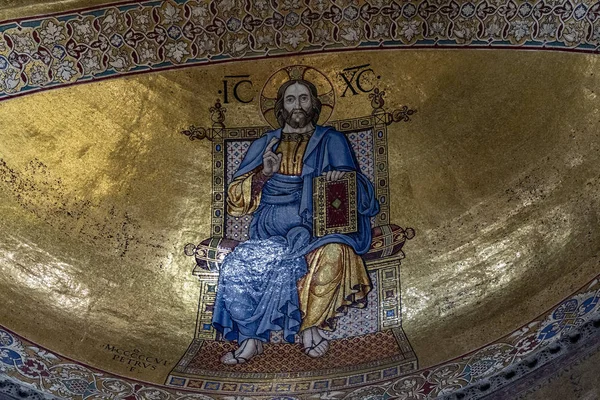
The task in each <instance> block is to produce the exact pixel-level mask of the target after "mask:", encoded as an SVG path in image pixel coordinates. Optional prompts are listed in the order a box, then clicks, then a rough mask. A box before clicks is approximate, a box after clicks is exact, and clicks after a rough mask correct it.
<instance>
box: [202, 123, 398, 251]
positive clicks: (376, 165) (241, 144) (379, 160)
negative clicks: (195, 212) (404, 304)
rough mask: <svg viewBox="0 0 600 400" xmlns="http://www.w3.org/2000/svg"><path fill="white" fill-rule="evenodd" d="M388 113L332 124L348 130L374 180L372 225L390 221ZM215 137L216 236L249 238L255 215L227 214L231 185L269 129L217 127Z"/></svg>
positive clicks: (359, 158)
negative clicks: (377, 208) (375, 210)
mask: <svg viewBox="0 0 600 400" xmlns="http://www.w3.org/2000/svg"><path fill="white" fill-rule="evenodd" d="M386 121H387V119H386V114H385V113H383V112H381V113H374V114H372V115H369V116H366V117H359V118H352V119H347V120H340V121H334V122H331V123H329V125H331V126H333V127H334V128H336V129H337V130H338V131H340V132H343V133H344V134H346V136H347V138H348V141H349V142H350V145H351V146H352V148H353V150H354V153H355V155H356V159H357V161H358V164H359V167H360V170H361V172H362V173H363V174H364V175H365V176H366V177H367V178H368V179H369V180H370V181H371V182H372V183H373V186H374V188H375V193H376V196H377V199H378V200H379V203H380V206H381V207H380V210H381V211H380V213H379V214H378V215H377V216H376V217H374V218H372V220H371V225H372V226H380V225H387V224H389V188H388V181H389V172H388V156H387V154H388V149H387V129H386V127H387V123H386ZM213 130H214V132H215V135H214V137H213V171H214V181H213V203H212V236H213V237H225V238H227V239H233V240H238V241H244V240H247V239H248V230H249V225H250V221H251V219H252V216H244V217H233V216H230V215H228V214H227V207H226V196H227V186H228V185H229V183H230V182H231V180H232V178H233V175H234V174H235V172H236V171H237V169H238V168H239V165H240V163H241V161H242V160H243V158H244V155H245V154H246V152H247V151H248V148H249V147H250V145H251V144H252V142H253V141H254V140H256V139H258V138H259V137H261V136H262V135H263V134H264V133H265V132H267V131H268V130H269V128H267V127H248V128H238V129H235V128H221V129H216V130H215V129H214V128H213Z"/></svg>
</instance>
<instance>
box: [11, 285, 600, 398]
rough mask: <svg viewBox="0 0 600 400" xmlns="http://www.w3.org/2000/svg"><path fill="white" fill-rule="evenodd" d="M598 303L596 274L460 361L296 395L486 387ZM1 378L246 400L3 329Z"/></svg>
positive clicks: (92, 392) (216, 386)
mask: <svg viewBox="0 0 600 400" xmlns="http://www.w3.org/2000/svg"><path fill="white" fill-rule="evenodd" d="M599 303H600V275H599V276H598V277H596V279H594V280H593V281H592V282H591V283H590V284H589V285H586V287H584V288H582V289H581V290H580V291H579V292H578V293H576V294H574V295H573V296H570V297H569V298H567V299H566V300H565V301H563V302H562V303H560V304H559V305H558V306H556V307H555V308H554V309H552V310H550V311H549V312H547V313H545V314H544V315H542V316H540V317H539V318H537V319H536V320H534V321H532V322H531V323H529V324H527V325H526V326H524V327H522V328H521V329H519V330H517V331H515V332H513V333H512V334H510V335H507V336H505V337H504V338H502V339H500V340H498V341H496V342H494V343H491V344H489V345H487V346H485V347H483V348H481V349H479V350H477V351H475V352H472V353H469V354H466V355H464V356H462V357H460V358H457V359H454V360H450V361H448V362H446V363H443V364H440V365H438V366H434V367H430V368H427V369H423V370H420V371H417V372H413V373H409V374H407V375H404V376H399V377H396V378H392V377H390V380H389V381H386V382H383V383H378V384H376V385H369V384H368V383H366V382H365V381H364V380H363V381H361V382H356V383H355V384H353V383H352V382H350V381H348V382H346V384H345V385H342V386H340V387H339V388H335V389H334V388H325V387H321V388H317V387H314V388H312V387H310V388H306V389H305V390H303V391H302V392H301V393H303V394H306V395H308V394H309V393H311V394H312V395H315V394H317V398H327V399H340V400H341V399H343V400H359V399H365V398H369V399H373V400H379V399H387V398H398V399H433V398H437V397H439V396H444V395H449V394H452V393H454V392H456V391H459V390H461V389H464V388H466V387H469V386H472V385H474V384H476V383H478V382H482V381H484V382H485V381H486V380H487V379H489V378H490V377H492V376H494V375H496V374H498V373H499V372H500V371H501V370H503V369H505V368H507V367H510V366H511V365H515V364H518V363H521V362H523V361H524V360H525V361H526V360H528V359H531V357H532V356H533V355H535V354H536V353H540V352H543V351H546V350H547V349H548V348H550V350H551V347H550V345H552V344H554V343H556V342H558V341H560V340H564V338H568V337H569V335H571V334H573V332H577V330H578V329H579V328H581V327H582V326H584V325H586V324H588V323H589V322H590V321H593V320H595V319H597V318H598V317H599V316H600V307H599ZM1 375H6V376H8V377H9V378H12V379H16V380H17V381H19V382H22V383H25V384H26V385H29V386H30V387H33V388H35V389H37V390H39V391H41V392H43V393H46V394H50V395H54V396H57V397H59V398H65V399H81V400H83V399H106V398H123V399H130V400H134V399H136V400H138V399H139V400H142V399H145V400H189V399H202V400H209V399H233V398H238V399H246V397H244V396H248V395H253V393H248V392H247V391H241V390H237V387H238V385H236V384H234V383H230V384H228V383H220V382H206V383H205V384H204V385H200V386H199V387H198V389H197V391H198V393H192V392H189V393H186V392H182V391H180V390H178V389H177V388H169V387H166V386H159V385H156V386H152V385H150V384H147V383H141V382H136V381H133V380H129V379H125V378H121V377H116V376H113V375H111V374H109V373H105V372H101V371H98V370H94V369H92V368H89V367H86V366H83V365H80V364H77V363H75V362H73V361H70V360H68V359H66V358H64V357H61V356H59V355H57V354H53V353H52V352H50V351H48V350H46V349H43V348H41V347H39V346H37V345H34V344H32V343H30V342H28V341H27V340H26V339H24V338H22V337H19V336H18V335H16V334H14V333H12V332H10V331H8V330H6V329H0V376H1ZM234 385H235V387H234ZM241 386H243V385H239V387H241ZM290 386H291V385H290ZM188 388H189V386H188ZM319 389H320V390H319ZM188 390H189V389H188ZM294 391H295V390H293V389H292V388H290V390H289V391H287V394H286V391H283V392H281V391H278V392H275V391H269V390H265V391H261V392H260V393H258V394H260V395H261V396H265V398H268V396H269V395H271V396H274V395H277V397H273V399H284V398H285V399H290V400H292V399H294V397H289V396H290V395H292V394H293V392H294ZM235 396H241V397H235ZM282 396H284V397H282ZM285 396H288V397H285Z"/></svg>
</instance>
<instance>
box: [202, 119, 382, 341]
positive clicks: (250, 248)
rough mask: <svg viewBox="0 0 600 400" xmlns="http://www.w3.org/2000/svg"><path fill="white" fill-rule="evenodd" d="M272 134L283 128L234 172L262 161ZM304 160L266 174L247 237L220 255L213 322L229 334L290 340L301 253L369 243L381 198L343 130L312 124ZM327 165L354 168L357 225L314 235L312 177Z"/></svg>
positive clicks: (359, 248)
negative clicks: (280, 334)
mask: <svg viewBox="0 0 600 400" xmlns="http://www.w3.org/2000/svg"><path fill="white" fill-rule="evenodd" d="M274 137H277V138H278V139H280V138H281V129H278V130H275V131H271V132H268V133H267V134H266V135H265V136H263V137H262V138H260V139H257V140H255V141H254V142H253V143H252V145H251V146H250V148H249V149H248V152H247V153H246V156H245V157H244V160H243V161H242V163H241V165H240V167H239V169H238V171H237V172H236V174H235V175H234V178H236V177H238V176H241V175H243V174H245V173H247V172H250V171H252V170H254V169H255V168H257V167H259V166H260V165H262V155H263V153H264V151H265V149H266V146H267V144H268V143H269V142H270V141H271V139H272V138H274ZM274 150H276V147H275V149H274ZM303 162H304V164H303V168H302V175H301V176H286V175H281V174H275V175H274V176H273V177H272V178H271V179H269V180H268V181H267V183H266V184H265V186H264V187H263V191H262V197H261V202H260V205H259V207H258V209H257V210H256V211H255V212H254V215H253V218H252V222H251V224H250V240H248V241H247V242H244V243H242V244H240V245H239V246H238V247H236V249H235V250H234V251H233V252H232V253H230V254H229V255H228V256H227V257H225V259H224V260H223V263H222V265H221V271H220V275H219V287H218V290H217V298H216V301H215V310H214V314H213V326H214V327H215V329H217V330H218V331H219V332H221V333H222V334H223V336H224V338H225V339H227V340H237V341H238V342H243V341H244V340H246V339H249V338H255V339H259V340H262V341H268V340H269V336H270V331H272V330H283V331H284V338H285V340H287V341H289V342H293V341H294V335H295V334H296V333H298V330H299V328H300V325H301V322H302V319H301V315H300V311H299V301H298V292H297V289H296V281H297V280H298V279H300V278H301V277H302V276H303V275H304V274H306V271H307V265H306V261H305V259H304V255H306V254H307V253H309V252H311V251H313V250H314V249H316V248H318V247H321V246H323V245H325V244H328V243H343V244H347V245H349V246H351V247H352V248H353V249H354V251H355V252H356V253H357V254H364V253H366V252H367V251H368V249H369V247H370V245H371V225H370V217H372V216H374V215H376V214H377V213H378V212H379V203H378V202H377V200H376V199H375V195H374V190H373V186H372V184H371V182H370V181H369V180H368V179H367V178H366V177H365V176H364V175H363V174H361V173H360V169H359V166H358V162H357V161H356V158H355V156H354V153H353V151H352V148H351V147H350V144H349V143H348V140H347V139H346V137H345V136H344V134H342V133H341V132H338V131H336V130H335V129H333V128H331V127H321V126H317V128H316V130H315V132H314V133H313V135H312V136H311V139H310V140H309V142H308V145H307V148H306V151H305V154H304V158H303ZM330 170H340V171H356V172H357V174H356V175H357V208H358V232H356V233H351V234H331V235H326V236H324V237H321V238H315V237H314V236H313V235H312V223H313V218H312V215H313V209H312V202H313V184H312V181H313V179H314V178H315V177H317V176H319V175H321V174H322V173H323V172H327V171H330Z"/></svg>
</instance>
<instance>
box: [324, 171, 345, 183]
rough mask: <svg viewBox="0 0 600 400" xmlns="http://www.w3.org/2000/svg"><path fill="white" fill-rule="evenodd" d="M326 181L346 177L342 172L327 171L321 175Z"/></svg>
mask: <svg viewBox="0 0 600 400" xmlns="http://www.w3.org/2000/svg"><path fill="white" fill-rule="evenodd" d="M322 175H323V176H324V177H325V178H326V179H327V180H328V181H337V180H340V179H342V178H343V177H344V175H346V173H345V172H344V171H327V172H323V174H322Z"/></svg>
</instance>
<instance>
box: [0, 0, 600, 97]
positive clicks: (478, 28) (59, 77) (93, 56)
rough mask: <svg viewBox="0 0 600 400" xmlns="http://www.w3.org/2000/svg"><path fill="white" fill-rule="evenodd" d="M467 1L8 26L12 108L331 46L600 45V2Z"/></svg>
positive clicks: (139, 5) (0, 65)
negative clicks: (80, 86)
mask: <svg viewBox="0 0 600 400" xmlns="http://www.w3.org/2000/svg"><path fill="white" fill-rule="evenodd" d="M461 3H462V4H459V3H458V2H457V1H455V0H412V1H408V2H402V3H397V2H389V1H385V0H366V1H365V0H340V1H337V2H336V3H333V2H332V1H331V0H317V1H314V2H308V1H301V0H283V1H281V2H272V1H268V0H253V1H250V0H212V1H206V0H166V1H160V0H152V1H142V2H140V1H130V2H124V3H121V4H119V5H110V6H106V5H104V6H98V7H95V8H90V9H85V10H79V11H70V12H65V13H59V14H53V15H47V16H39V17H33V18H26V19H18V20H13V21H5V22H0V101H1V100H5V99H9V98H12V97H15V96H19V95H24V94H27V93H33V92H37V91H40V90H46V89H51V88H57V87H61V86H66V85H71V84H75V83H83V82H89V81H92V80H98V79H106V78H109V77H117V76H122V75H126V74H133V73H147V72H152V71H157V70H164V69H171V68H176V67H184V66H191V65H203V64H210V63H216V62H223V61H231V60H236V59H252V58H259V57H272V56H282V55H290V54H299V53H314V52H322V51H340V50H358V49H379V48H514V49H539V50H569V51H578V52H587V53H597V52H598V50H599V46H600V20H599V17H600V4H598V3H595V4H594V2H593V1H591V0H584V1H580V2H577V3H575V4H573V3H572V2H571V1H570V0H539V1H535V0H533V1H531V2H529V1H520V0H519V1H515V0H473V1H466V2H461ZM307 4H308V5H307Z"/></svg>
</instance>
